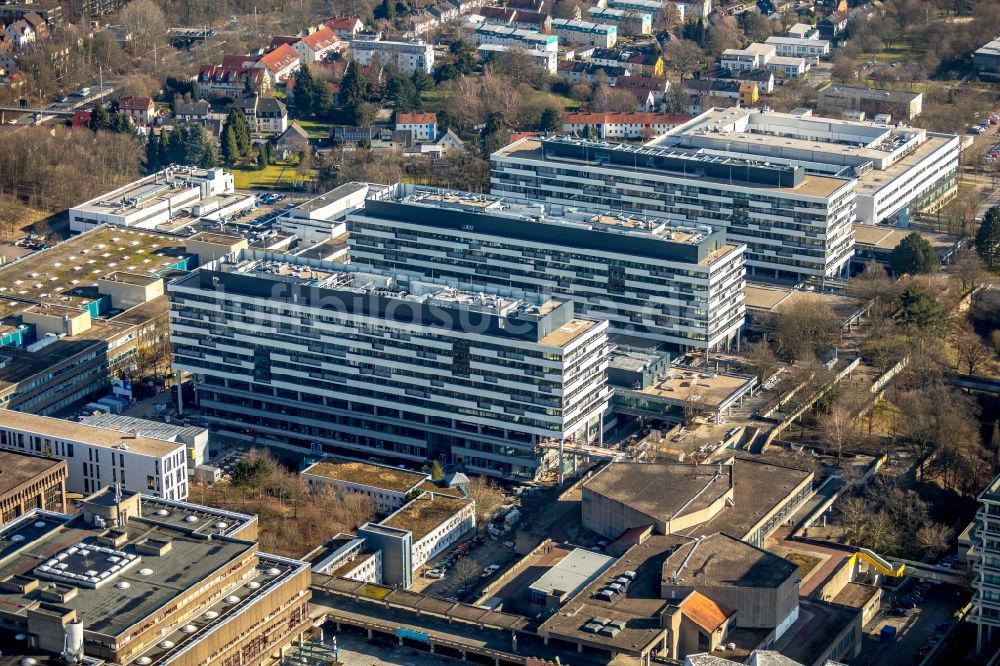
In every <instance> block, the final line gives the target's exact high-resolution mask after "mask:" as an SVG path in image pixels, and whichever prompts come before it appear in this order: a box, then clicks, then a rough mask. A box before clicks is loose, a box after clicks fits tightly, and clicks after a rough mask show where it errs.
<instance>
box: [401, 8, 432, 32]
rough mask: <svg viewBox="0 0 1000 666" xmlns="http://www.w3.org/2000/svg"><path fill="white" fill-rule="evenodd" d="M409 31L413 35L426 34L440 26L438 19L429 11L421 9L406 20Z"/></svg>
mask: <svg viewBox="0 0 1000 666" xmlns="http://www.w3.org/2000/svg"><path fill="white" fill-rule="evenodd" d="M404 23H405V24H406V30H407V33H408V34H409V35H411V36H413V37H419V36H420V35H424V34H426V33H428V32H430V31H431V30H433V29H434V28H436V27H437V26H438V19H437V17H435V16H434V15H433V14H431V13H430V12H428V11H420V12H417V13H416V14H411V15H410V16H407V17H406V19H405V20H404Z"/></svg>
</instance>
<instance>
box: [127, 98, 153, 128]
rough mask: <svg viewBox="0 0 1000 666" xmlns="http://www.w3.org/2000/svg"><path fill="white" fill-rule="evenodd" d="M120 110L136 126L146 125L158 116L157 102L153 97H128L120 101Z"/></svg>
mask: <svg viewBox="0 0 1000 666" xmlns="http://www.w3.org/2000/svg"><path fill="white" fill-rule="evenodd" d="M118 112H119V113H124V114H125V115H126V116H128V117H129V119H130V120H131V121H132V123H133V124H134V125H135V126H136V127H144V126H146V125H149V124H150V123H151V122H153V118H155V117H156V104H154V103H153V99H152V98H151V97H126V98H124V99H123V100H121V101H120V102H119V103H118Z"/></svg>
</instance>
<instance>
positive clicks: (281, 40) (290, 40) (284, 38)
mask: <svg viewBox="0 0 1000 666" xmlns="http://www.w3.org/2000/svg"><path fill="white" fill-rule="evenodd" d="M300 39H302V38H301V37H293V36H291V35H277V36H275V37H272V38H271V44H270V46H268V47H267V48H268V51H273V50H274V49H276V48H278V47H279V46H281V45H282V44H288V45H292V44H294V43H295V42H297V41H299V40H300Z"/></svg>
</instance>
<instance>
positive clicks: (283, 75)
mask: <svg viewBox="0 0 1000 666" xmlns="http://www.w3.org/2000/svg"><path fill="white" fill-rule="evenodd" d="M300 66H301V62H300V61H299V54H298V52H297V51H296V50H295V49H293V48H292V47H291V46H289V45H288V44H282V45H281V46H279V47H278V48H276V49H274V50H273V51H271V52H270V53H266V54H264V55H263V56H261V57H260V59H259V60H258V61H257V62H256V63H255V64H254V68H255V69H259V70H262V71H263V72H264V75H265V76H266V77H267V79H268V81H269V83H270V85H271V86H276V85H277V84H279V83H281V82H282V81H285V80H287V79H288V77H289V76H291V75H292V74H294V73H295V72H297V71H298V70H299V67H300Z"/></svg>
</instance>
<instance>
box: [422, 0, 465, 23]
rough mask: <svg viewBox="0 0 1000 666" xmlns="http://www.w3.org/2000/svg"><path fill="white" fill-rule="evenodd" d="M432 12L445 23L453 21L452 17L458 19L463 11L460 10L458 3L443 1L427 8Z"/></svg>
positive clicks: (440, 21)
mask: <svg viewBox="0 0 1000 666" xmlns="http://www.w3.org/2000/svg"><path fill="white" fill-rule="evenodd" d="M427 11H428V12H430V14H431V15H432V16H433V17H434V18H436V19H437V20H438V22H439V23H444V22H445V21H451V20H452V19H457V18H458V17H459V15H460V14H461V12H460V11H459V10H458V5H456V4H454V3H451V2H442V3H439V4H436V5H434V6H433V7H431V8H430V9H428V10H427Z"/></svg>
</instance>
